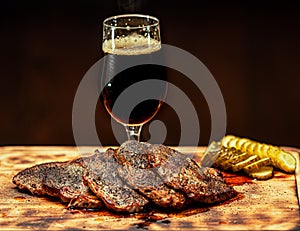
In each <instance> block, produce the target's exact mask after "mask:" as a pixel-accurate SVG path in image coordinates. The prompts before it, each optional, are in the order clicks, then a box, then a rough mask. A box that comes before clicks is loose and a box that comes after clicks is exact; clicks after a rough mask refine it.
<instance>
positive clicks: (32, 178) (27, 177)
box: [12, 162, 62, 196]
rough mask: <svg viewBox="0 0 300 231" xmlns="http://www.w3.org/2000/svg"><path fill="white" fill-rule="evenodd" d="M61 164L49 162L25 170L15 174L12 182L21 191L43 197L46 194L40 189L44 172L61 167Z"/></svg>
mask: <svg viewBox="0 0 300 231" xmlns="http://www.w3.org/2000/svg"><path fill="white" fill-rule="evenodd" d="M61 164H62V162H51V163H44V164H38V165H35V166H33V167H30V168H26V169H24V170H22V171H20V172H19V173H17V174H16V175H15V176H14V177H13V179H12V182H13V183H14V184H15V185H17V187H18V188H19V189H21V190H27V191H29V192H30V193H32V194H33V195H36V196H42V195H45V194H46V192H45V190H44V188H43V187H42V186H43V184H42V182H43V180H44V178H45V176H46V170H47V169H48V168H50V167H55V166H57V165H61Z"/></svg>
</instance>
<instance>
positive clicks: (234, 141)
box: [227, 137, 238, 148]
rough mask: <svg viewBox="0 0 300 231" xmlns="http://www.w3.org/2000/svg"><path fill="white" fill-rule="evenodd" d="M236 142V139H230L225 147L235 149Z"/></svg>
mask: <svg viewBox="0 0 300 231" xmlns="http://www.w3.org/2000/svg"><path fill="white" fill-rule="evenodd" d="M237 141H238V138H237V137H233V138H231V139H230V140H229V141H228V143H227V146H228V147H229V148H236V143H237Z"/></svg>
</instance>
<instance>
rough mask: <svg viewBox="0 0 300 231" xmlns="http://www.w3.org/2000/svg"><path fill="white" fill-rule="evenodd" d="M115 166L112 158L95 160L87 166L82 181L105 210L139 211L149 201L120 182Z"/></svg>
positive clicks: (115, 163) (116, 164)
mask: <svg viewBox="0 0 300 231" xmlns="http://www.w3.org/2000/svg"><path fill="white" fill-rule="evenodd" d="M99 155H101V154H99ZM117 166H118V163H117V162H115V160H114V158H113V156H112V158H110V161H104V160H103V159H102V158H95V159H94V160H93V161H90V162H89V163H88V164H87V167H86V169H85V170H84V174H83V179H84V181H85V183H86V184H87V185H88V186H89V187H90V189H91V190H92V191H93V192H94V193H95V194H96V195H97V196H98V197H99V198H101V199H102V201H103V202H104V204H105V205H106V207H107V208H109V209H111V210H113V211H118V212H129V213H132V212H139V211H141V210H142V209H143V208H144V207H145V206H146V205H147V204H148V202H149V201H148V200H147V199H146V198H145V197H143V196H141V195H140V194H138V193H136V192H135V191H134V190H133V189H131V188H129V187H128V186H127V185H126V184H125V183H124V182H123V181H122V179H121V178H120V177H119V176H118V173H117Z"/></svg>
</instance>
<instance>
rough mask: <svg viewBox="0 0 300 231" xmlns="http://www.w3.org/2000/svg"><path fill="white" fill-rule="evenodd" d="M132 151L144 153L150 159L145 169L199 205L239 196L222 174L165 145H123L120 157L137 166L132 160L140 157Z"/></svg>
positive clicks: (134, 142) (132, 143) (144, 163)
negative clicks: (149, 169) (151, 170)
mask: <svg viewBox="0 0 300 231" xmlns="http://www.w3.org/2000/svg"><path fill="white" fill-rule="evenodd" d="M139 145H140V147H138V146H139ZM146 148H147V150H146ZM132 150H143V160H146V159H147V160H148V162H147V163H146V161H143V165H142V166H141V168H153V170H154V169H155V172H156V173H157V174H158V175H159V176H160V177H161V179H162V180H163V182H164V183H165V184H166V185H167V186H169V187H171V188H173V189H175V190H178V191H182V192H184V193H185V194H186V195H187V196H188V198H191V199H193V200H195V201H199V202H203V203H215V202H219V201H223V200H227V199H230V198H232V197H234V196H236V194H237V193H236V191H235V190H234V189H233V188H232V187H231V186H229V185H227V184H226V182H225V180H224V179H223V177H222V175H221V174H220V172H219V171H217V170H213V169H209V168H202V167H201V166H199V165H198V164H197V163H196V162H195V161H193V160H192V159H190V158H188V157H186V156H185V155H183V154H182V153H180V152H178V151H176V150H174V149H171V148H169V147H166V146H164V145H150V144H147V143H142V144H140V143H138V142H136V141H127V142H125V143H123V144H122V145H121V147H120V148H119V150H118V152H117V153H118V154H117V155H116V156H117V158H118V159H120V160H121V161H122V160H125V161H123V162H124V163H127V164H128V163H136V162H137V161H134V160H131V159H130V157H134V156H137V153H133V154H130V153H131V152H132ZM119 156H121V157H122V158H119ZM123 157H124V158H123ZM135 166H138V165H135Z"/></svg>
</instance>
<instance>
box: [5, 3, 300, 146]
mask: <svg viewBox="0 0 300 231" xmlns="http://www.w3.org/2000/svg"><path fill="white" fill-rule="evenodd" d="M119 1H120V2H122V4H123V5H122V6H120V5H118V0H106V1H102V0H98V1H95V0H87V1H83V0H82V1H55V0H53V1H32V0H31V1H16V0H10V1H8V0H6V1H1V3H0V19H1V21H0V25H1V27H0V28H1V30H0V41H1V43H0V50H1V60H0V61H1V69H0V76H1V88H0V91H1V124H0V126H1V127H0V145H32V144H34V145H73V144H74V138H73V133H72V103H73V99H74V95H75V93H76V90H77V87H78V85H79V83H80V81H81V79H82V77H83V76H84V74H85V73H86V72H87V71H88V69H89V68H90V67H91V66H92V65H93V64H94V63H95V62H96V61H98V60H99V59H100V58H101V53H100V50H101V37H102V31H101V29H102V21H103V20H104V19H105V18H106V17H108V16H112V15H115V14H120V13H126V12H139V13H145V14H151V15H154V16H157V17H158V18H159V19H160V21H161V33H162V40H163V43H166V44H170V45H174V46H177V47H179V48H182V49H184V50H186V51H188V52H190V53H192V54H193V55H195V56H196V57H197V58H198V59H200V60H201V61H202V62H203V63H204V64H205V65H206V66H207V67H208V68H209V70H210V71H211V73H212V74H213V76H214V77H215V79H216V81H217V82H218V84H219V87H220V89H221V91H222V94H223V96H224V100H225V103H226V109H227V132H228V133H234V134H237V135H239V136H247V137H251V138H253V139H257V140H260V141H264V142H270V143H273V144H277V145H289V146H298V147H299V146H300V145H299V138H300V135H299V132H298V131H299V129H300V124H299V122H298V118H299V110H300V109H299V102H300V92H299V84H300V78H299V70H300V69H299V66H300V63H299V61H300V59H299V58H300V46H299V41H300V14H299V12H300V7H299V6H298V4H297V2H296V1H295V2H293V1H280V2H277V1H235V2H230V1H226V3H225V1H208V0H207V1H199V0H198V1H192V0H185V1H169V0H164V1H158V0H140V1H134V0H119ZM130 2H131V3H133V5H130V4H129V5H127V3H130ZM200 77H201V76H199V78H200ZM170 79H171V80H170V81H172V82H173V83H174V84H177V85H178V86H180V88H181V89H182V90H183V91H185V92H186V93H187V94H188V96H189V97H190V98H191V100H192V101H193V103H194V105H195V108H196V110H197V112H198V114H199V121H200V126H201V137H200V140H199V144H200V145H206V144H207V142H208V139H209V134H210V122H211V121H210V115H209V110H208V108H207V105H206V103H205V99H203V96H202V95H201V92H199V90H198V89H197V88H195V87H193V86H192V85H191V84H190V83H189V82H188V81H187V80H186V78H185V77H184V76H181V75H179V74H178V73H176V72H175V71H174V72H171V76H170ZM155 119H160V120H162V121H164V122H165V124H166V126H167V129H168V134H167V138H166V141H165V143H166V144H168V145H176V144H177V143H178V141H179V138H180V129H179V125H178V124H179V121H178V118H177V117H176V114H174V111H172V108H170V107H168V106H166V107H164V108H163V109H162V110H161V111H160V112H159V113H158V114H157V116H156V117H155ZM96 121H97V128H98V133H99V138H100V140H101V143H102V144H104V145H111V144H116V140H115V139H114V136H113V134H112V132H111V130H110V118H109V116H108V115H107V113H106V112H105V111H104V109H103V108H102V107H101V105H99V107H98V109H97V111H96ZM122 129H123V128H122V127H121V126H120V132H123V130H122ZM147 138H149V134H148V130H147V126H145V129H144V130H143V139H144V140H146V139H147Z"/></svg>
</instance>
